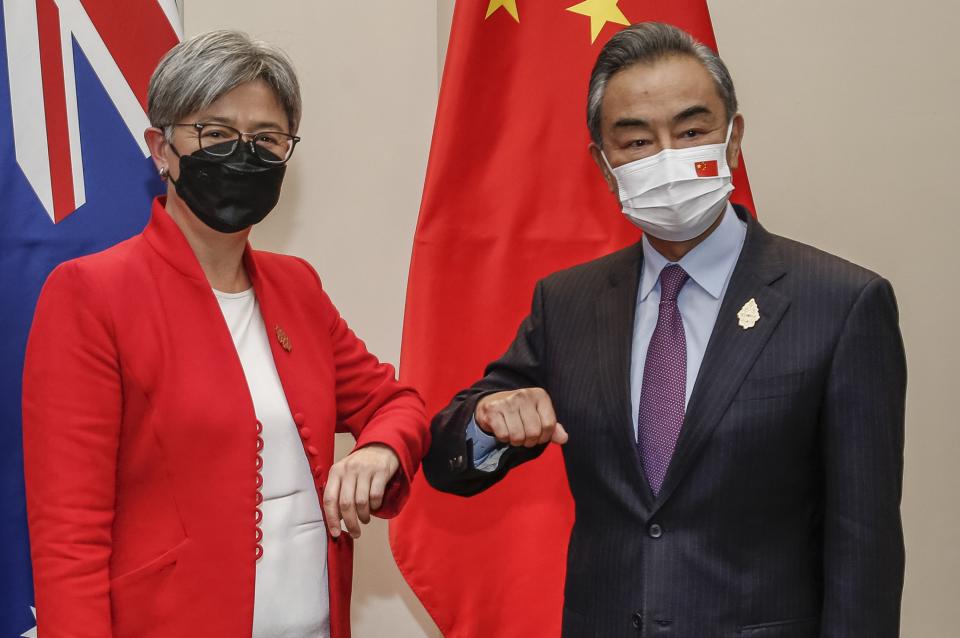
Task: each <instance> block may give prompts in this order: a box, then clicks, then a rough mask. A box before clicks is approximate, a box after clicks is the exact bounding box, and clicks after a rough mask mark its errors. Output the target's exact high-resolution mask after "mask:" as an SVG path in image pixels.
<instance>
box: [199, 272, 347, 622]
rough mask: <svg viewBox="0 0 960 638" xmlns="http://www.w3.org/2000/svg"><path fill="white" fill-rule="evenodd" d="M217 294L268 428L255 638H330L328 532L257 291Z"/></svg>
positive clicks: (260, 416) (255, 402) (258, 410)
mask: <svg viewBox="0 0 960 638" xmlns="http://www.w3.org/2000/svg"><path fill="white" fill-rule="evenodd" d="M213 292H214V294H215V295H216V296H217V301H218V302H219V303H220V310H222V311H223V318H224V319H225V320H226V322H227V327H228V328H229V329H230V336H231V337H233V343H234V345H235V346H236V347H237V354H238V355H239V356H240V363H241V365H242V366H243V374H244V376H245V377H246V379H247V386H248V387H249V389H250V396H251V397H252V399H253V407H254V410H255V411H256V413H257V418H258V419H260V422H261V423H262V424H263V434H262V437H263V451H262V452H261V455H262V456H263V469H262V470H261V473H262V475H263V488H262V492H263V504H262V505H261V510H262V511H263V521H262V522H261V523H260V528H261V529H262V530H263V540H262V541H261V545H263V556H262V557H261V558H260V560H258V561H257V579H256V589H255V599H254V605H253V638H288V637H289V638H294V637H296V638H317V637H321V638H327V637H328V636H329V635H330V596H329V591H328V589H327V587H328V584H327V532H326V527H325V526H324V523H323V515H322V513H321V511H320V498H319V497H318V495H317V490H316V487H315V486H314V483H313V475H312V474H311V473H310V466H309V463H308V462H307V457H306V455H305V454H304V452H303V445H302V444H301V443H300V435H299V434H298V433H297V427H296V425H295V424H294V422H293V418H292V417H291V416H290V406H288V405H287V398H286V396H285V395H284V393H283V387H282V386H281V385H280V376H279V375H278V374H277V367H276V364H275V363H274V361H273V355H272V354H271V352H270V341H269V338H268V336H267V329H266V326H264V323H263V317H262V316H261V314H260V304H259V303H258V302H257V298H256V296H255V295H254V294H253V289H252V288H251V289H250V290H247V291H244V292H238V293H225V292H220V291H219V290H214V291H213ZM250 462H251V463H253V459H251V461H250ZM252 515H253V513H252V512H251V516H252Z"/></svg>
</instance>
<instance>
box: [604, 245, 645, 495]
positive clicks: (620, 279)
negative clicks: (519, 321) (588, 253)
mask: <svg viewBox="0 0 960 638" xmlns="http://www.w3.org/2000/svg"><path fill="white" fill-rule="evenodd" d="M642 258H643V252H642V248H641V244H640V243H637V244H636V245H635V246H633V247H631V249H630V250H629V251H626V252H624V253H623V258H622V259H620V260H619V261H618V262H616V263H615V264H614V265H613V268H612V269H611V272H610V275H609V278H608V286H607V287H606V288H604V289H603V290H602V291H601V292H600V294H599V297H598V299H597V331H596V334H597V341H598V343H597V356H598V365H599V370H600V387H601V388H602V392H603V407H604V410H605V411H606V418H607V420H608V421H609V422H610V423H613V424H614V430H615V436H617V437H620V438H621V439H622V441H621V443H622V447H623V449H624V450H628V451H629V453H630V454H631V457H635V458H632V461H633V462H632V463H630V464H629V465H630V466H631V467H635V468H636V473H635V475H634V476H632V480H633V482H634V484H635V485H637V486H638V490H637V492H638V493H639V494H640V495H641V497H642V499H643V503H644V506H646V507H648V508H649V507H650V505H651V504H652V502H653V495H652V493H651V492H650V487H649V485H648V483H647V480H646V478H645V477H644V475H643V468H642V465H641V463H640V457H639V453H638V452H637V442H636V438H635V434H634V430H633V414H632V412H633V408H632V406H631V403H630V353H631V351H632V349H633V324H634V315H635V314H636V309H637V290H638V287H639V280H640V265H641V262H642Z"/></svg>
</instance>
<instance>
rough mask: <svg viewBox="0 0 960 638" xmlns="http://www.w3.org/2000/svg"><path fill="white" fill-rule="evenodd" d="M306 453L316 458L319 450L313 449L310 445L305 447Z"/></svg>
mask: <svg viewBox="0 0 960 638" xmlns="http://www.w3.org/2000/svg"><path fill="white" fill-rule="evenodd" d="M307 452H309V453H310V456H317V455H318V454H320V450H318V449H317V448H315V447H313V446H312V445H308V446H307Z"/></svg>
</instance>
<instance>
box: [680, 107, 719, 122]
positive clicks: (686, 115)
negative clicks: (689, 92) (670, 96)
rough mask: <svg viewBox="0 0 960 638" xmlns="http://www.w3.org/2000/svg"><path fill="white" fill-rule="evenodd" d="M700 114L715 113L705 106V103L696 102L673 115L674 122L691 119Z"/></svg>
mask: <svg viewBox="0 0 960 638" xmlns="http://www.w3.org/2000/svg"><path fill="white" fill-rule="evenodd" d="M698 115H713V111H711V110H710V109H709V108H707V107H706V106H704V105H703V104H696V105H694V106H690V107H688V108H685V109H683V110H682V111H680V112H679V113H677V114H676V115H674V116H673V122H674V123H677V122H682V121H684V120H689V119H691V118H694V117H696V116H698Z"/></svg>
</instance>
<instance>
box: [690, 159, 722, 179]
mask: <svg viewBox="0 0 960 638" xmlns="http://www.w3.org/2000/svg"><path fill="white" fill-rule="evenodd" d="M694 168H696V169H697V177H716V176H717V175H718V174H719V169H718V167H717V160H708V161H706V162H696V163H695V164H694Z"/></svg>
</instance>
